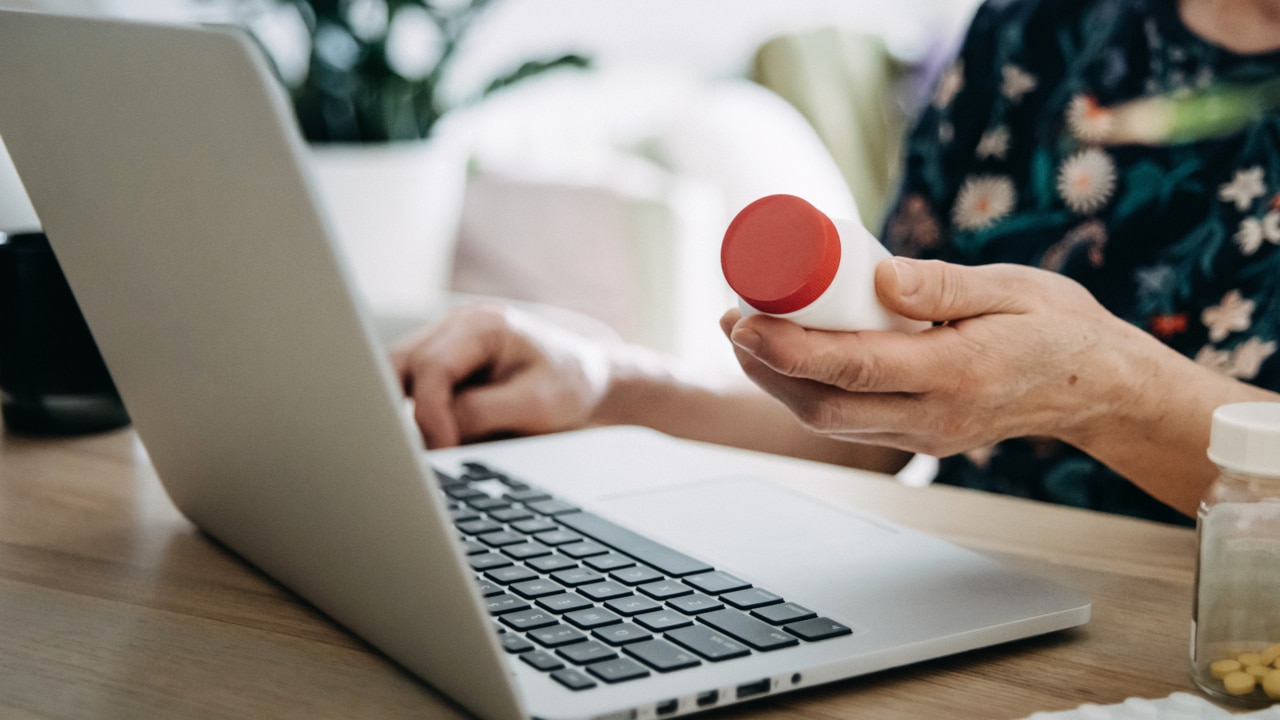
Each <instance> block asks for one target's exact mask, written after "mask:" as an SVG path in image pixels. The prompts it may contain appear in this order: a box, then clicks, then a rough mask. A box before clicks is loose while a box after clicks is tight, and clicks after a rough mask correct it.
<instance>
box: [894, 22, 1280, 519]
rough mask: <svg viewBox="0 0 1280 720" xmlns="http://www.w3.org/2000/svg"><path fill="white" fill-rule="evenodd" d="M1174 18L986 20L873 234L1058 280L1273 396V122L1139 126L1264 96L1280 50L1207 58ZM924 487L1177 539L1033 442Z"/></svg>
mask: <svg viewBox="0 0 1280 720" xmlns="http://www.w3.org/2000/svg"><path fill="white" fill-rule="evenodd" d="M1176 3H1177V0H991V1H989V2H987V3H986V4H985V5H983V7H982V8H981V9H979V11H978V13H977V15H976V17H975V18H974V21H973V23H972V25H971V27H970V31H969V35H968V37H967V38H966V40H965V43H964V45H963V47H962V48H961V51H960V54H959V55H958V57H957V58H956V60H955V61H954V62H953V63H952V64H951V65H950V67H949V68H948V69H947V70H946V71H945V72H944V73H943V75H942V77H941V78H940V80H939V83H938V86H937V89H936V91H935V93H934V95H933V98H932V102H931V103H930V104H929V105H928V106H927V107H925V108H924V110H923V111H922V114H921V116H920V118H919V120H918V121H917V125H916V128H915V130H914V131H913V132H912V134H911V136H910V137H909V138H908V143H907V148H906V158H905V160H906V162H905V173H904V180H903V184H902V189H901V193H900V195H899V197H898V200H897V203H896V205H895V208H894V209H893V210H891V212H890V214H889V216H888V218H887V221H886V224H885V227H884V233H883V237H884V238H885V242H886V243H887V244H888V245H889V246H890V248H891V249H893V250H894V252H896V253H898V254H903V255H911V256H916V257H926V258H940V259H943V260H948V261H950V262H957V263H963V264H969V265H975V264H982V263H992V262H1012V263H1020V264H1024V265H1031V266H1036V267H1042V268H1046V269H1049V270H1052V271H1054V272H1059V273H1062V274H1064V275H1067V276H1069V277H1071V278H1073V279H1075V280H1077V281H1078V282H1080V283H1081V284H1082V285H1084V286H1085V287H1086V288H1087V289H1088V290H1089V291H1090V292H1092V293H1093V295H1094V296H1095V297H1097V298H1098V300H1099V301H1100V302H1102V304H1103V305H1105V306H1106V307H1107V309H1108V310H1110V311H1111V312H1112V313H1114V314H1116V315H1117V316H1119V317H1121V318H1124V319H1125V320H1127V321H1129V322H1131V323H1133V324H1135V325H1137V326H1139V327H1141V328H1143V329H1145V330H1147V331H1148V332H1150V333H1151V334H1152V335H1154V336H1155V337H1157V338H1159V339H1160V340H1162V341H1163V342H1165V343H1166V344H1168V345H1169V346H1170V347H1172V348H1174V349H1176V350H1177V351H1178V352H1180V353H1182V354H1183V355H1185V356H1187V357H1189V358H1192V359H1193V360H1195V361H1196V362H1198V363H1200V364H1202V365H1205V366H1206V367H1210V368H1213V369H1214V370H1216V371H1218V372H1221V373H1224V374H1227V375H1230V376H1231V377H1235V378H1238V379H1240V380H1243V381H1246V382H1251V383H1255V384H1258V385H1260V386H1263V387H1267V388H1270V389H1273V390H1280V357H1278V356H1277V343H1278V342H1280V109H1277V108H1276V107H1271V108H1269V109H1267V110H1266V111H1265V112H1264V113H1261V114H1259V113H1257V112H1256V111H1254V112H1251V113H1250V114H1249V115H1248V116H1247V117H1245V118H1244V120H1243V121H1241V122H1239V123H1236V126H1234V127H1232V128H1231V130H1230V132H1227V133H1225V134H1223V133H1217V134H1208V135H1205V136H1203V137H1189V136H1187V133H1185V132H1182V133H1181V134H1179V133H1178V132H1174V131H1172V130H1170V129H1169V128H1168V127H1167V126H1166V125H1167V124H1162V123H1161V122H1156V121H1153V120H1152V118H1151V115H1150V112H1149V111H1150V109H1151V108H1153V107H1157V108H1158V107H1160V106H1161V103H1164V102H1165V98H1175V99H1176V98H1181V97H1193V98H1194V97H1196V93H1201V94H1203V93H1206V92H1212V91H1213V89H1214V88H1221V87H1249V86H1250V85H1253V86H1257V85H1258V84H1259V83H1265V82H1268V81H1271V82H1274V81H1275V78H1277V77H1280V52H1274V53H1266V54H1258V55H1239V54H1235V53H1232V52H1230V51H1228V50H1225V49H1223V48H1221V47H1218V46H1216V45H1213V44H1211V43H1209V42H1206V41H1204V40H1202V39H1201V38H1199V37H1197V36H1196V35H1194V34H1193V33H1192V32H1191V31H1190V30H1189V29H1188V28H1187V27H1186V26H1185V25H1184V24H1183V23H1182V22H1181V20H1180V19H1179V17H1178V13H1177V5H1176ZM1144 112H1146V113H1147V114H1143V113H1144ZM1158 119H1159V118H1156V120H1158ZM938 480H939V482H943V483H950V484H957V485H965V486H969V487H976V488H982V489H986V490H991V491H996V492H1002V493H1008V494H1013V495H1019V496H1024V497H1031V498H1037V499H1040V500H1046V501H1051V502H1057V503H1064V504H1068V505H1075V506H1080V507H1089V508H1094V509H1099V510H1105V511H1110V512H1116V513H1121V514H1126V515H1133V516H1137V517H1144V518H1151V519H1157V520H1164V521H1167V522H1177V523H1183V524H1189V523H1190V522H1191V521H1190V520H1189V519H1187V518H1185V517H1183V516H1181V515H1180V514H1179V513H1177V512H1175V511H1173V510H1172V509H1170V508H1168V507H1166V506H1165V505H1163V504H1162V503H1160V502H1158V501H1156V500H1154V499H1153V498H1151V497H1150V496H1149V495H1147V494H1146V493H1145V492H1143V491H1142V490H1140V489H1139V488H1137V487H1136V486H1134V485H1133V484H1132V483H1129V482H1128V481H1127V480H1124V479H1123V478H1121V477H1120V476H1119V475H1116V474H1115V473H1113V472H1111V471H1110V470H1109V469H1108V468H1106V467H1105V466H1104V465H1102V464H1101V463H1099V462H1097V461H1095V460H1093V459H1092V458H1091V457H1089V456H1088V455H1086V454H1084V453H1083V452H1081V451H1079V450H1077V449H1075V448H1072V447H1069V446H1066V445H1064V444H1062V443H1059V442H1057V441H1053V440H1049V439H1046V438H1021V439H1014V440H1009V441H1005V442H1003V443H999V444H998V445H996V446H994V447H992V448H984V449H983V450H982V451H981V452H971V453H967V454H964V455H957V456H954V457H949V458H943V459H942V463H941V469H940V473H939V478H938Z"/></svg>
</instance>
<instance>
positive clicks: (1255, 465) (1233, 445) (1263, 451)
mask: <svg viewBox="0 0 1280 720" xmlns="http://www.w3.org/2000/svg"><path fill="white" fill-rule="evenodd" d="M1209 459H1210V460H1212V461H1213V462H1214V464H1215V465H1218V466H1220V467H1224V468H1227V469H1230V470H1234V471H1237V472H1245V473H1249V474H1251V475H1271V476H1275V477H1280V402H1246V403H1234V404H1232V405H1223V406H1222V407H1220V408H1218V409H1217V410H1214V411H1213V426H1212V430H1211V431H1210V433H1209Z"/></svg>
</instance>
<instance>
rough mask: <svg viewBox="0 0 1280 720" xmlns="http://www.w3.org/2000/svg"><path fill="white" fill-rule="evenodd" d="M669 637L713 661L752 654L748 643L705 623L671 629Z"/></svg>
mask: <svg viewBox="0 0 1280 720" xmlns="http://www.w3.org/2000/svg"><path fill="white" fill-rule="evenodd" d="M667 639H668V640H671V641H673V642H675V643H677V644H679V645H683V646H684V647H686V648H688V649H690V650H692V651H694V652H695V653H697V654H698V655H700V656H702V657H704V658H706V659H708V660H710V661H711V662H720V661H721V660H729V659H730V658H736V657H742V656H743V655H750V654H751V651H750V650H748V649H747V646H746V645H743V644H741V643H739V642H738V641H736V640H731V639H729V638H727V637H725V636H724V635H721V634H720V633H718V632H716V631H714V630H712V629H711V628H709V627H706V626H703V625H690V626H689V627H682V628H676V629H675V630H670V631H668V632H667Z"/></svg>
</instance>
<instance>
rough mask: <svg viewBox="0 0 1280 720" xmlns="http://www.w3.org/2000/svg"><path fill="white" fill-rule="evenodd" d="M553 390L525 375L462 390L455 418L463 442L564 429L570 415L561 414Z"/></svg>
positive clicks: (458, 396) (456, 406)
mask: <svg viewBox="0 0 1280 720" xmlns="http://www.w3.org/2000/svg"><path fill="white" fill-rule="evenodd" d="M549 387H550V384H549V383H546V382H541V381H540V380H538V379H537V378H533V377H530V376H527V375H524V376H520V377H519V378H518V379H516V380H512V381H509V382H499V383H494V384H489V385H482V386H477V387H473V388H467V389H465V390H462V391H461V392H459V393H458V395H457V396H456V397H455V398H454V402H453V418H454V420H455V422H456V423H457V427H458V432H459V434H460V436H461V438H462V440H463V441H470V440H477V439H482V438H486V437H491V436H493V435H497V434H517V435H535V434H543V433H548V432H553V431H555V430H559V429H561V427H562V425H563V423H565V421H566V415H565V413H563V412H560V411H559V410H560V408H559V406H558V405H557V404H556V402H555V398H554V397H553V396H552V393H551V391H550V390H549Z"/></svg>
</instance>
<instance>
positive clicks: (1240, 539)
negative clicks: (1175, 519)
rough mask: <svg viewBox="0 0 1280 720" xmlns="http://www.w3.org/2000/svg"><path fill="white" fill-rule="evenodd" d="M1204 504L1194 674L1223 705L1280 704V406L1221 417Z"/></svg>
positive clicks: (1256, 405)
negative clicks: (1213, 472)
mask: <svg viewBox="0 0 1280 720" xmlns="http://www.w3.org/2000/svg"><path fill="white" fill-rule="evenodd" d="M1209 459H1210V460H1212V461H1213V462H1214V463H1215V464H1216V465H1217V466H1218V468H1219V475H1218V478H1217V480H1215V481H1214V483H1213V484H1212V485H1210V486H1209V489H1208V490H1207V491H1206V493H1205V496H1204V499H1203V500H1202V501H1201V502H1200V509H1199V512H1198V513H1197V518H1196V520H1197V526H1198V534H1199V538H1200V552H1199V557H1198V560H1197V564H1196V590H1195V596H1194V605H1193V606H1192V611H1191V612H1192V616H1191V634H1192V641H1191V642H1192V645H1191V674H1192V676H1193V677H1194V678H1195V681H1196V684H1198V685H1199V686H1200V688H1201V689H1203V690H1204V691H1205V692H1207V693H1209V695H1211V696H1213V697H1214V698H1216V699H1219V700H1224V701H1227V702H1230V703H1232V704H1236V705H1244V706H1252V707H1258V706H1262V705H1266V704H1268V703H1272V702H1277V701H1280V403H1265V402H1251V403H1236V404H1233V405H1224V406H1222V407H1220V408H1218V409H1217V410H1215V411H1214V413H1213V425H1212V429H1211V431H1210V436H1209Z"/></svg>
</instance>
